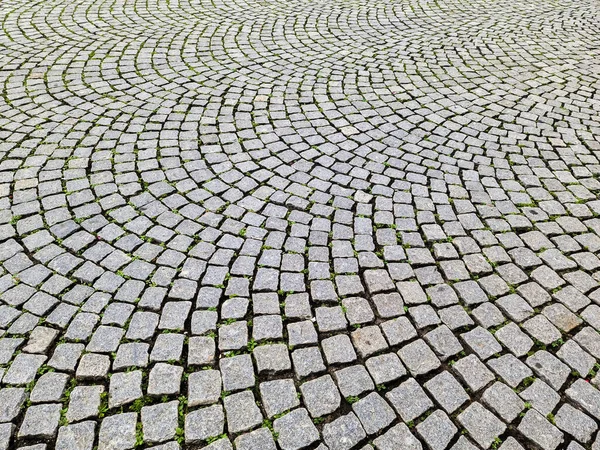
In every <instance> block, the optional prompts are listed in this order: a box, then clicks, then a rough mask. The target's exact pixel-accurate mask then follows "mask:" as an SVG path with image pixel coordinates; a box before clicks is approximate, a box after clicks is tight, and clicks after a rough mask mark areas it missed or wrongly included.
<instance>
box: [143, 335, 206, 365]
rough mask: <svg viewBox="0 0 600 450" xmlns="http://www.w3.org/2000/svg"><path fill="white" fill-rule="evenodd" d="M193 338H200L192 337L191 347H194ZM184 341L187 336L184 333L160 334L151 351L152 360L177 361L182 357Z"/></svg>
mask: <svg viewBox="0 0 600 450" xmlns="http://www.w3.org/2000/svg"><path fill="white" fill-rule="evenodd" d="M193 339H198V338H190V341H189V347H192V342H193ZM205 339H209V338H205ZM184 341H185V336H184V335H182V334H176V333H166V334H159V335H158V336H157V338H156V340H155V341H154V346H153V347H152V351H151V352H150V361H176V360H178V359H180V358H181V352H182V351H183V343H184Z"/></svg>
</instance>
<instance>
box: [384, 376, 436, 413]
mask: <svg viewBox="0 0 600 450" xmlns="http://www.w3.org/2000/svg"><path fill="white" fill-rule="evenodd" d="M385 397H386V398H387V399H388V401H389V402H390V403H391V404H392V406H393V407H394V409H395V410H396V411H397V412H398V414H399V415H400V417H401V418H402V420H403V421H405V422H410V421H411V420H414V419H416V418H417V417H419V416H421V415H422V414H423V413H425V411H427V410H428V409H429V408H432V407H433V402H432V401H431V399H430V398H429V397H427V394H425V391H424V390H423V389H422V388H421V385H420V384H419V383H418V382H417V381H416V380H415V379H414V378H409V379H408V380H407V381H405V382H404V383H402V384H400V385H399V386H398V387H396V388H394V389H392V390H391V391H390V392H388V393H387V394H386V396H385Z"/></svg>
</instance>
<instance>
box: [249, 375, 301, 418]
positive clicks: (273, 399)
mask: <svg viewBox="0 0 600 450" xmlns="http://www.w3.org/2000/svg"><path fill="white" fill-rule="evenodd" d="M259 390H260V396H261V399H262V404H263V406H264V408H265V411H266V413H267V416H268V417H273V416H276V415H279V414H281V413H283V412H285V411H288V410H290V409H292V408H295V407H296V406H298V405H299V404H300V400H299V399H298V393H297V392H296V387H295V386H294V381H293V380H291V379H286V380H273V381H266V382H264V383H261V384H260V386H259Z"/></svg>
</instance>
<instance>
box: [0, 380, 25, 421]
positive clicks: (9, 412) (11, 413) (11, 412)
mask: <svg viewBox="0 0 600 450" xmlns="http://www.w3.org/2000/svg"><path fill="white" fill-rule="evenodd" d="M26 399H27V395H26V394H25V389H24V388H4V389H1V390H0V422H2V423H4V422H10V421H12V420H13V419H14V418H16V417H17V416H18V415H19V412H20V411H21V406H22V405H23V403H24V402H25V400H26Z"/></svg>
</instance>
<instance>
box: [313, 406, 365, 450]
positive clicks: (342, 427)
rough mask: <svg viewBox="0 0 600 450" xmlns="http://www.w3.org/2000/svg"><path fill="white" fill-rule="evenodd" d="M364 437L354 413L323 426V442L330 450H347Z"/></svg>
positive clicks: (363, 431)
mask: <svg viewBox="0 0 600 450" xmlns="http://www.w3.org/2000/svg"><path fill="white" fill-rule="evenodd" d="M366 436H367V435H366V433H365V430H364V429H363V427H362V425H361V424H360V421H359V420H358V418H357V417H356V415H355V414H354V413H349V414H346V415H345V416H341V417H339V418H337V419H335V420H334V421H332V422H330V423H328V424H325V425H324V426H323V440H324V441H325V443H326V444H327V446H328V447H329V449H330V450H349V449H351V448H353V447H354V446H355V445H357V444H358V443H359V442H360V441H361V440H363V439H364V438H365V437H366Z"/></svg>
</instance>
